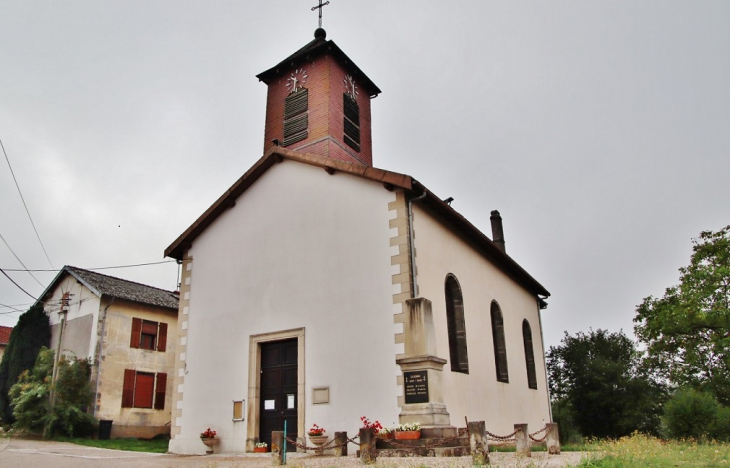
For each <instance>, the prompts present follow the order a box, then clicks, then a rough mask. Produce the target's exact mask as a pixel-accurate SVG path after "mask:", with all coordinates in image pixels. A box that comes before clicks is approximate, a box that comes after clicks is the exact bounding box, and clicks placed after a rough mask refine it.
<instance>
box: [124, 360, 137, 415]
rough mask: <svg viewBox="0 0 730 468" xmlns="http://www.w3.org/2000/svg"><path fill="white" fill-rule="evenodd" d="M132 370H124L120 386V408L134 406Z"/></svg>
mask: <svg viewBox="0 0 730 468" xmlns="http://www.w3.org/2000/svg"><path fill="white" fill-rule="evenodd" d="M135 374H136V372H135V371H133V370H132V369H124V385H123V386H122V408H131V407H133V406H134V376H135Z"/></svg>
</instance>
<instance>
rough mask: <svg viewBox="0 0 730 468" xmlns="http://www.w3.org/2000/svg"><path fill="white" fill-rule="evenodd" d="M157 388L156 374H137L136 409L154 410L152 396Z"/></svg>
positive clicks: (135, 388) (135, 389)
mask: <svg viewBox="0 0 730 468" xmlns="http://www.w3.org/2000/svg"><path fill="white" fill-rule="evenodd" d="M154 387H155V374H149V373H147V372H137V379H136V382H135V385H134V407H135V408H152V396H153V390H154Z"/></svg>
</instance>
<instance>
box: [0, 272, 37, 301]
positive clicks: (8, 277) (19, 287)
mask: <svg viewBox="0 0 730 468" xmlns="http://www.w3.org/2000/svg"><path fill="white" fill-rule="evenodd" d="M0 273H2V274H3V275H5V277H6V278H7V279H9V280H10V282H11V283H13V284H14V285H15V286H17V287H18V289H20V290H21V291H23V292H24V293H26V294H27V295H28V296H30V297H31V298H32V299H33V300H34V301H37V300H38V298H37V297H33V296H32V295H31V294H30V293H29V292H28V291H26V290H25V289H23V288H22V287H21V286H20V285H19V284H18V283H16V282H15V281H14V280H13V278H11V277H10V276H8V274H7V273H5V270H3V269H2V268H0ZM41 286H43V285H41Z"/></svg>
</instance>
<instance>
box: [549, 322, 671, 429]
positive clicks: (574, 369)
mask: <svg viewBox="0 0 730 468" xmlns="http://www.w3.org/2000/svg"><path fill="white" fill-rule="evenodd" d="M547 368H548V374H549V377H550V392H551V397H552V398H553V407H560V408H563V411H568V412H570V414H566V415H563V416H564V417H565V418H566V419H571V420H572V421H574V422H575V424H576V425H577V426H578V429H579V430H580V432H581V434H583V435H584V436H594V437H621V436H624V435H628V434H630V433H632V432H634V431H637V430H638V431H642V432H648V433H656V432H657V430H658V428H659V422H660V415H661V404H662V402H663V401H664V398H665V392H664V389H663V387H662V385H661V384H660V383H658V382H657V381H656V379H654V377H653V375H652V374H651V373H650V372H649V371H648V370H647V369H646V368H645V367H644V366H643V365H642V361H641V354H640V353H639V352H637V351H636V347H635V345H634V342H633V341H631V340H630V339H629V338H628V337H626V335H624V334H623V332H619V333H609V332H608V331H606V330H598V331H593V330H591V331H590V332H589V333H588V334H585V333H582V332H579V333H577V334H576V335H575V336H570V335H568V333H567V332H566V333H565V337H564V338H563V340H562V341H561V345H560V346H551V347H550V349H549V350H548V353H547Z"/></svg>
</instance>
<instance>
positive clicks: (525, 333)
mask: <svg viewBox="0 0 730 468" xmlns="http://www.w3.org/2000/svg"><path fill="white" fill-rule="evenodd" d="M522 341H523V342H524V344H525V366H526V367H527V386H528V387H530V388H532V389H535V390H537V373H536V372H535V354H534V352H533V349H532V330H531V329H530V324H529V323H528V322H527V320H523V321H522Z"/></svg>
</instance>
